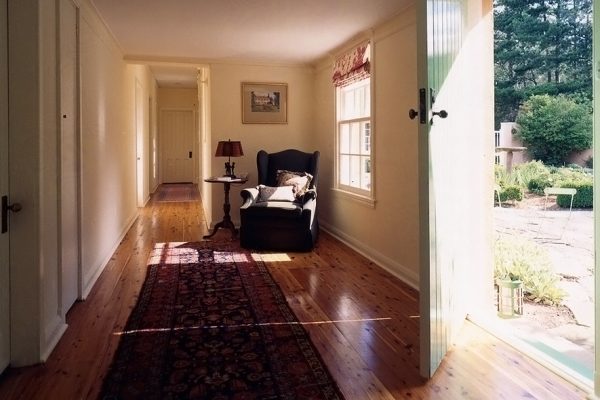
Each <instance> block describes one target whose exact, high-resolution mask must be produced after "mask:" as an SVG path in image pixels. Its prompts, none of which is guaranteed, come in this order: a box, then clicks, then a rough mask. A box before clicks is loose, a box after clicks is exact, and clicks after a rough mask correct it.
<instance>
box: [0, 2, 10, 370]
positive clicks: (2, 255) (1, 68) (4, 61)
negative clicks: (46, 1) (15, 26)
mask: <svg viewBox="0 0 600 400" xmlns="http://www.w3.org/2000/svg"><path fill="white" fill-rule="evenodd" d="M7 25H8V18H7V0H0V196H7V197H6V200H5V201H8V46H7V39H8V37H7V36H8V32H7ZM3 214H6V212H4V213H3ZM6 218H8V215H4V216H3V219H6ZM3 223H4V224H7V223H8V221H6V220H5V221H3ZM3 230H4V229H3ZM8 253H9V234H8V231H6V232H3V233H0V373H2V371H3V370H4V369H5V368H6V367H7V366H8V363H9V361H10V336H9V335H10V325H9V324H10V320H9V317H10V307H9V302H10V294H9V293H10V292H9V271H10V265H9V258H8Z"/></svg>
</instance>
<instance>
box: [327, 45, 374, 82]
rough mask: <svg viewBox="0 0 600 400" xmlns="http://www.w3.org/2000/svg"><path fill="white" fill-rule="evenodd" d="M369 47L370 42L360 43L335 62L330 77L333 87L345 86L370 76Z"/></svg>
mask: <svg viewBox="0 0 600 400" xmlns="http://www.w3.org/2000/svg"><path fill="white" fill-rule="evenodd" d="M370 46H371V45H370V42H365V43H362V44H360V45H358V46H356V47H355V48H353V49H352V50H350V51H349V52H347V53H345V54H343V55H342V56H341V57H339V58H338V59H337V60H335V64H334V65H333V77H332V79H333V85H334V86H347V85H349V84H351V83H353V82H356V81H359V80H362V79H365V78H368V77H369V76H370V71H371V65H370V62H369V56H370V53H371V49H370Z"/></svg>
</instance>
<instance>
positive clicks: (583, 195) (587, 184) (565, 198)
mask: <svg viewBox="0 0 600 400" xmlns="http://www.w3.org/2000/svg"><path fill="white" fill-rule="evenodd" d="M561 187H564V188H575V189H577V193H576V194H575V196H573V207H574V208H592V207H593V206H594V184H593V182H591V181H579V182H566V183H563V184H562V185H561ZM556 204H558V206H559V207H561V208H569V207H570V205H571V195H568V194H560V195H558V196H556Z"/></svg>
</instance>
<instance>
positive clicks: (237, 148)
mask: <svg viewBox="0 0 600 400" xmlns="http://www.w3.org/2000/svg"><path fill="white" fill-rule="evenodd" d="M243 155H244V150H242V143H241V142H240V141H235V140H234V141H233V142H232V141H231V140H227V141H224V140H223V141H219V144H217V151H216V152H215V157H229V159H228V161H227V162H226V163H225V176H229V177H231V178H235V174H234V173H233V170H234V168H235V162H231V157H241V156H243Z"/></svg>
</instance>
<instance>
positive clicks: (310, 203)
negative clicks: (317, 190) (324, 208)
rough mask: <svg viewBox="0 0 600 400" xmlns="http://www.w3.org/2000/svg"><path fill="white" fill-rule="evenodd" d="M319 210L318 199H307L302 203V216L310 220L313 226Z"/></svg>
mask: <svg viewBox="0 0 600 400" xmlns="http://www.w3.org/2000/svg"><path fill="white" fill-rule="evenodd" d="M316 210H317V200H316V199H311V198H309V199H306V200H305V201H304V204H302V218H305V220H306V221H310V226H312V224H313V221H314V219H315V216H316Z"/></svg>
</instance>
